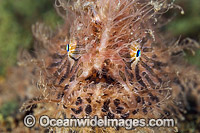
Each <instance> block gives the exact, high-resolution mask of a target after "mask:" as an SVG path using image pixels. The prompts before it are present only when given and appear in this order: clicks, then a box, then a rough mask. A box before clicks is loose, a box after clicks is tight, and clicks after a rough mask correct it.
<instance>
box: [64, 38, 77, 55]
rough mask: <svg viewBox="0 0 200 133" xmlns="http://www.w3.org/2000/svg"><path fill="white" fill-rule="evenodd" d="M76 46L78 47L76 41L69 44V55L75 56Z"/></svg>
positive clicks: (67, 48)
mask: <svg viewBox="0 0 200 133" xmlns="http://www.w3.org/2000/svg"><path fill="white" fill-rule="evenodd" d="M76 45H77V42H76V41H70V43H69V44H67V46H66V50H67V52H68V54H70V55H71V54H73V53H74V52H75V49H76Z"/></svg>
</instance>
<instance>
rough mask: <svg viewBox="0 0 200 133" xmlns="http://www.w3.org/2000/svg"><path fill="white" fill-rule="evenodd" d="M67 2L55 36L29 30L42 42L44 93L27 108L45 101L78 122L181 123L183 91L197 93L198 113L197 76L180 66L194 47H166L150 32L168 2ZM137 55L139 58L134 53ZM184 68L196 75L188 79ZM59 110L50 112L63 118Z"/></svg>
mask: <svg viewBox="0 0 200 133" xmlns="http://www.w3.org/2000/svg"><path fill="white" fill-rule="evenodd" d="M69 3H70V4H69ZM69 3H68V4H67V3H66V2H65V1H62V0H58V1H57V2H56V5H57V10H58V11H60V12H59V13H60V14H61V12H62V11H61V7H62V9H65V10H67V11H68V12H69V14H68V15H69V16H68V18H67V19H66V23H65V24H64V26H63V27H62V28H60V29H59V30H58V31H57V33H56V34H49V33H51V32H50V31H49V30H48V28H46V27H45V26H44V25H42V24H36V25H35V26H34V27H33V31H34V35H35V37H36V39H37V40H38V41H39V42H41V44H42V45H40V46H42V47H39V48H38V47H36V52H38V53H37V54H36V55H37V58H36V62H37V63H36V64H37V65H38V66H39V68H41V69H39V72H40V76H39V77H40V80H39V82H38V87H39V88H40V90H42V96H41V97H40V98H39V99H36V100H35V101H34V100H32V101H31V102H29V103H27V104H28V105H30V104H35V103H42V102H44V103H46V106H47V103H48V102H49V103H50V105H48V106H47V107H49V106H52V107H54V106H55V107H54V108H56V113H58V112H63V114H64V116H66V117H76V118H82V117H84V116H86V115H89V116H94V115H97V116H99V117H103V116H105V115H107V116H108V118H124V119H126V118H182V115H181V112H184V111H185V107H186V106H189V105H188V103H187V99H186V97H187V96H185V95H186V94H185V92H187V93H188V92H189V94H191V95H196V96H195V97H197V99H196V101H197V103H196V107H195V109H197V110H200V109H199V106H198V105H199V102H198V101H199V98H198V95H199V93H200V91H199V90H200V87H199V83H200V82H199V81H198V80H199V78H198V76H197V75H196V74H193V73H194V72H193V70H194V68H192V69H190V68H188V66H185V67H184V66H183V65H179V63H180V62H182V61H180V62H179V61H178V60H179V59H180V58H181V57H180V54H181V52H182V51H183V50H185V49H187V48H188V49H189V50H192V49H194V48H197V47H199V46H198V45H197V44H196V43H195V42H193V41H192V40H189V39H186V41H185V42H182V43H180V44H178V43H174V42H170V43H169V41H164V40H163V39H162V36H161V35H159V34H158V30H157V29H155V27H156V24H157V21H158V20H157V19H159V18H160V15H161V14H162V13H163V12H165V11H167V10H168V9H169V8H171V7H172V5H173V4H172V3H170V2H167V1H165V0H158V1H156V2H152V1H151V2H149V1H148V0H136V1H132V0H101V1H95V0H89V1H84V0H80V1H74V2H69ZM70 5H71V6H70ZM64 17H65V16H64ZM187 44H189V45H187ZM68 46H69V49H68V50H67V49H66V48H67V47H68ZM138 50H140V51H141V55H140V56H136V53H137V52H138ZM177 59H178V60H177ZM174 60H175V61H174ZM182 64H183V63H182ZM186 67H187V68H188V70H190V71H191V72H188V75H189V76H190V77H194V78H189V77H188V76H186V75H187V74H185V73H184V71H185V70H186V69H187V68H186ZM189 94H188V95H189ZM52 102H53V103H52ZM54 103H58V104H54ZM180 103H181V104H180ZM44 105H45V104H44ZM56 113H51V112H50V111H49V114H51V115H52V114H53V116H56V117H60V116H59V115H58V114H56ZM145 130H146V129H145ZM166 130H167V129H166Z"/></svg>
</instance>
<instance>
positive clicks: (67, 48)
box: [66, 44, 69, 52]
mask: <svg viewBox="0 0 200 133" xmlns="http://www.w3.org/2000/svg"><path fill="white" fill-rule="evenodd" d="M66 50H67V52H69V44H67V47H66Z"/></svg>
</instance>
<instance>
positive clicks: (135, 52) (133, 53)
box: [130, 46, 141, 58]
mask: <svg viewBox="0 0 200 133" xmlns="http://www.w3.org/2000/svg"><path fill="white" fill-rule="evenodd" d="M130 49H131V52H130V56H131V58H135V57H136V58H137V57H140V56H141V50H139V49H137V48H136V47H134V46H130Z"/></svg>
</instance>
